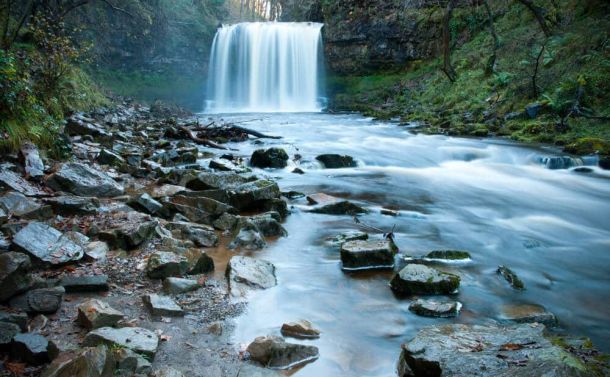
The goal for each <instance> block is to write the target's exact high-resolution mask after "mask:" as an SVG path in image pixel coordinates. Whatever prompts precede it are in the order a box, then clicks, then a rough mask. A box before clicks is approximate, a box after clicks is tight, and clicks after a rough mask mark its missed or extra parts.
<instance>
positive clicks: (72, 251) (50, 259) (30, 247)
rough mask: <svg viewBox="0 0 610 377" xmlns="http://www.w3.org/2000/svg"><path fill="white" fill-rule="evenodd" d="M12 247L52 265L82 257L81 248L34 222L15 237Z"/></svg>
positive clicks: (59, 234)
mask: <svg viewBox="0 0 610 377" xmlns="http://www.w3.org/2000/svg"><path fill="white" fill-rule="evenodd" d="M13 245H14V246H15V247H17V248H18V249H19V250H23V251H25V252H27V253H29V254H30V255H32V256H34V257H36V258H37V259H38V260H41V261H43V262H47V263H50V264H52V265H59V264H65V263H68V262H73V261H78V260H80V259H81V258H82V257H83V255H84V250H83V248H82V246H80V245H78V244H77V243H75V242H74V241H72V240H71V239H70V238H69V237H66V236H65V235H64V234H63V233H61V232H60V231H59V230H57V229H55V228H53V227H51V226H49V225H47V224H43V223H40V222H35V221H34V222H31V223H29V224H28V225H27V226H26V227H25V228H23V229H21V230H20V231H19V232H18V233H17V234H16V235H15V237H14V238H13Z"/></svg>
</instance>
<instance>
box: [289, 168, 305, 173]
mask: <svg viewBox="0 0 610 377" xmlns="http://www.w3.org/2000/svg"><path fill="white" fill-rule="evenodd" d="M292 173H294V174H305V172H304V171H303V169H301V168H294V170H292Z"/></svg>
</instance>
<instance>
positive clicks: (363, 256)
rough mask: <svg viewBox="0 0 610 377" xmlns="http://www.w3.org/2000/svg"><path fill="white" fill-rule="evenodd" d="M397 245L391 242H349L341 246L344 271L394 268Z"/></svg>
mask: <svg viewBox="0 0 610 377" xmlns="http://www.w3.org/2000/svg"><path fill="white" fill-rule="evenodd" d="M396 252H397V248H396V245H394V242H392V241H391V240H383V241H360V240H359V241H348V242H345V243H343V244H342V245H341V262H342V263H343V267H342V268H343V269H344V270H348V271H349V270H369V269H388V268H389V269H391V268H394V255H395V254H396Z"/></svg>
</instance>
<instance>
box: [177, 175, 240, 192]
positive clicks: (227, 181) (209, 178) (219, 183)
mask: <svg viewBox="0 0 610 377" xmlns="http://www.w3.org/2000/svg"><path fill="white" fill-rule="evenodd" d="M251 180H252V179H251V178H247V177H243V176H241V175H239V174H235V173H232V172H231V173H199V174H197V175H195V176H192V177H190V178H188V179H187V181H186V182H184V181H182V182H180V183H183V186H185V187H187V188H189V189H191V190H216V189H222V190H229V189H233V188H235V187H237V186H239V185H241V184H244V183H246V182H249V181H251Z"/></svg>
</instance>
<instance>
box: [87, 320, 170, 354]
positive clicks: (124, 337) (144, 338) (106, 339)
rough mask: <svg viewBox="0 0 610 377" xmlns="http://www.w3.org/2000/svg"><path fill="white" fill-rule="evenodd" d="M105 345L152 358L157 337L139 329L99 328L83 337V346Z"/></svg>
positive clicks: (148, 331)
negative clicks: (126, 349) (122, 348)
mask: <svg viewBox="0 0 610 377" xmlns="http://www.w3.org/2000/svg"><path fill="white" fill-rule="evenodd" d="M100 344H105V345H108V346H110V347H113V346H114V347H116V346H118V347H124V348H128V349H130V350H132V351H134V352H137V353H141V354H143V355H146V356H149V357H153V356H154V355H155V354H156V353H157V347H158V346H159V337H158V336H157V334H155V333H154V332H152V331H150V330H147V329H143V328H140V327H123V328H120V329H115V328H112V327H101V328H99V329H95V330H93V331H91V332H90V333H88V334H87V336H85V339H84V341H83V345H84V346H85V347H95V346H97V345H100Z"/></svg>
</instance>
